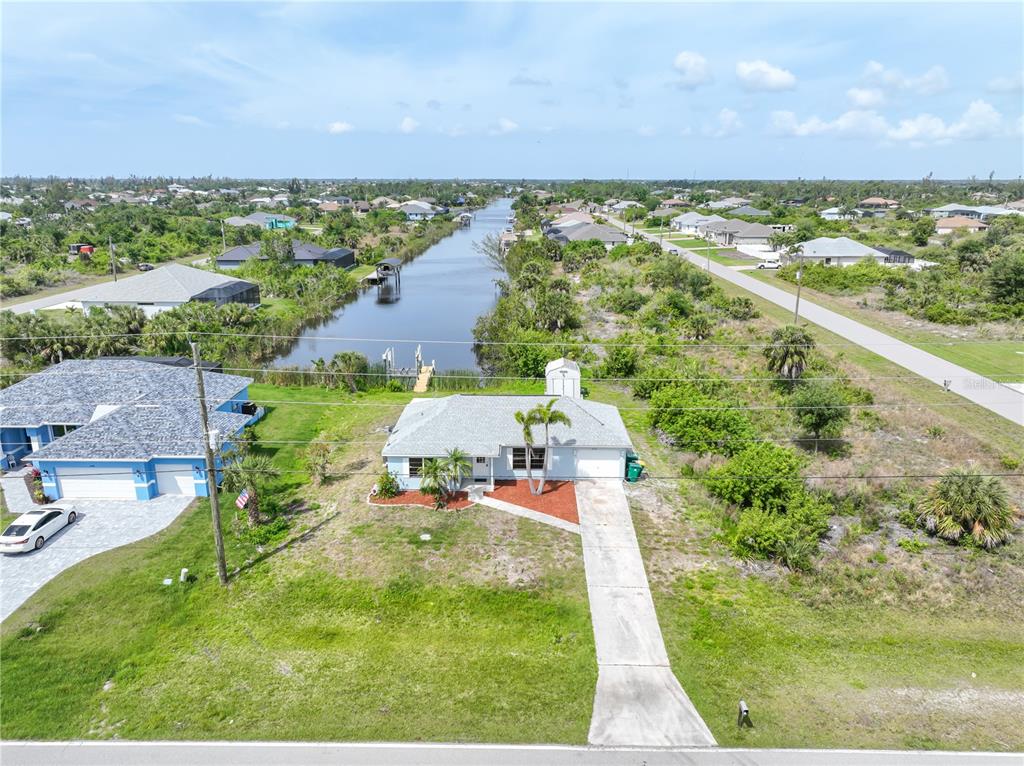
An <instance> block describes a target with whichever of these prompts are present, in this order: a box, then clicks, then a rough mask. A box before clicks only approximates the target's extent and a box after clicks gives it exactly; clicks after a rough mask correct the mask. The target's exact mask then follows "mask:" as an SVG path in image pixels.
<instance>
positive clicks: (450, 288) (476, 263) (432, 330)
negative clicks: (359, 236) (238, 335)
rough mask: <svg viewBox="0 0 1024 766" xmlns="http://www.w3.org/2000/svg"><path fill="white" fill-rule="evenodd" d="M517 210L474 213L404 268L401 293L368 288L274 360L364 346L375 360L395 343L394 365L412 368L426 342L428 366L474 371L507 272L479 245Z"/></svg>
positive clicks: (304, 361)
mask: <svg viewBox="0 0 1024 766" xmlns="http://www.w3.org/2000/svg"><path fill="white" fill-rule="evenodd" d="M511 211H512V200H511V199H500V200H497V201H496V202H493V203H492V204H490V205H488V206H487V207H485V208H482V209H480V210H478V211H476V213H475V215H474V217H473V222H472V224H471V225H470V226H469V227H467V228H464V229H459V230H457V231H456V232H455V233H454V234H452V235H451V236H449V237H446V238H445V239H443V240H441V241H440V242H438V243H437V244H435V245H433V246H432V247H431V248H430V249H428V250H427V251H425V252H424V253H423V254H422V255H420V256H419V257H418V258H416V259H414V260H412V261H409V262H408V263H406V264H405V265H404V266H402V288H401V292H400V293H396V292H395V291H394V290H392V289H391V287H390V286H381V287H370V288H369V289H368V290H366V291H365V292H362V293H360V295H359V297H357V298H355V299H354V300H353V301H352V302H350V303H347V304H346V305H344V306H342V307H341V308H339V309H338V310H337V311H336V312H335V313H334V315H333V316H332V317H331V318H330V319H328V320H327V321H326V322H324V323H322V324H319V325H317V326H316V327H309V328H307V329H306V330H305V331H304V332H303V334H302V337H301V338H300V339H299V340H298V341H297V342H296V343H295V345H294V346H293V347H292V348H291V350H290V351H289V352H288V353H287V354H285V355H284V356H282V357H280V358H278V360H277V362H276V364H277V365H278V366H297V367H308V366H309V365H311V364H312V363H313V361H314V360H315V359H318V358H323V359H324V360H328V361H329V360H330V359H331V357H332V356H334V355H335V354H336V353H338V352H339V351H358V352H359V353H361V354H363V355H365V356H366V358H367V359H368V360H369V361H370V363H371V364H372V363H375V362H379V361H380V360H381V357H382V355H383V354H384V353H385V351H386V350H387V349H388V348H389V347H391V348H393V349H394V364H395V366H396V367H412V366H413V365H414V362H415V355H416V346H417V345H420V346H421V347H422V354H423V362H424V364H430V363H431V361H436V363H437V369H438V370H452V369H470V368H476V367H477V366H478V365H477V362H476V355H475V354H474V353H473V346H472V340H473V325H474V324H476V320H477V317H479V316H480V315H481V314H484V313H486V312H488V311H490V310H491V308H493V306H494V303H495V300H496V299H497V290H496V288H495V285H494V280H495V279H496V278H498V277H499V276H501V274H500V272H498V271H496V270H495V269H494V268H493V267H492V266H491V265H490V264H489V263H488V262H487V258H486V257H485V256H484V255H482V254H481V253H479V252H477V251H476V249H475V248H474V247H473V245H474V244H475V243H477V242H479V241H481V240H482V239H483V238H484V237H485V236H486V235H487V234H497V233H500V232H501V231H502V230H503V229H504V228H505V226H507V225H508V224H507V223H506V219H507V218H508V216H509V214H510V213H511ZM347 339H358V340H347ZM441 341H464V342H462V343H442V342H441Z"/></svg>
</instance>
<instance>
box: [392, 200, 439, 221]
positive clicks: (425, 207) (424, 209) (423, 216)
mask: <svg viewBox="0 0 1024 766" xmlns="http://www.w3.org/2000/svg"><path fill="white" fill-rule="evenodd" d="M398 209H399V211H401V212H402V213H405V220H407V221H429V220H430V219H431V218H433V217H434V216H435V215H437V213H438V211H437V209H436V208H435V207H434V206H433V205H431V204H430V203H428V202H419V201H417V200H413V201H411V202H406V203H405V204H403V205H401V206H399V208H398Z"/></svg>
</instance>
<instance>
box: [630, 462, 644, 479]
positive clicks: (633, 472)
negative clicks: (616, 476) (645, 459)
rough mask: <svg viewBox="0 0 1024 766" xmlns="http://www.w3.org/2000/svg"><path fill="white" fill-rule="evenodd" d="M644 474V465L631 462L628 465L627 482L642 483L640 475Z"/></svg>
mask: <svg viewBox="0 0 1024 766" xmlns="http://www.w3.org/2000/svg"><path fill="white" fill-rule="evenodd" d="M643 472H644V466H643V463H640V462H631V463H628V464H627V465H626V481H633V482H636V481H640V475H641V474H642V473H643Z"/></svg>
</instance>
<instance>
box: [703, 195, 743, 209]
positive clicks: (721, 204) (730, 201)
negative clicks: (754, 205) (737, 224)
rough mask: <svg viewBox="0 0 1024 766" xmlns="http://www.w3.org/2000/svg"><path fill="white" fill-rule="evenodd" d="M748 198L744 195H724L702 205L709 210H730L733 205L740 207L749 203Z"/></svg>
mask: <svg viewBox="0 0 1024 766" xmlns="http://www.w3.org/2000/svg"><path fill="white" fill-rule="evenodd" d="M749 204H750V200H749V199H747V198H746V197H725V198H724V199H720V200H717V201H716V202H709V203H708V204H707V205H705V206H704V207H706V208H708V209H709V210H732V209H733V208H735V207H742V206H743V205H749Z"/></svg>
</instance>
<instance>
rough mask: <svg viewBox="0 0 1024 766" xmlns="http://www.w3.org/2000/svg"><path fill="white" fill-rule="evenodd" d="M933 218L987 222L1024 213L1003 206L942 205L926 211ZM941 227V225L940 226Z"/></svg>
mask: <svg viewBox="0 0 1024 766" xmlns="http://www.w3.org/2000/svg"><path fill="white" fill-rule="evenodd" d="M925 212H926V213H928V214H929V215H931V217H932V218H937V219H939V220H941V219H943V218H952V217H953V216H958V217H960V218H976V219H977V220H979V221H985V220H987V219H989V218H993V217H995V216H1000V215H1021V214H1022V211H1020V210H1015V209H1014V208H1012V207H1009V206H1006V207H1003V206H1001V205H960V204H957V203H950V204H949V205H941V206H940V207H932V208H928V209H927V210H926V211H925ZM940 225H941V224H940Z"/></svg>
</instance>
